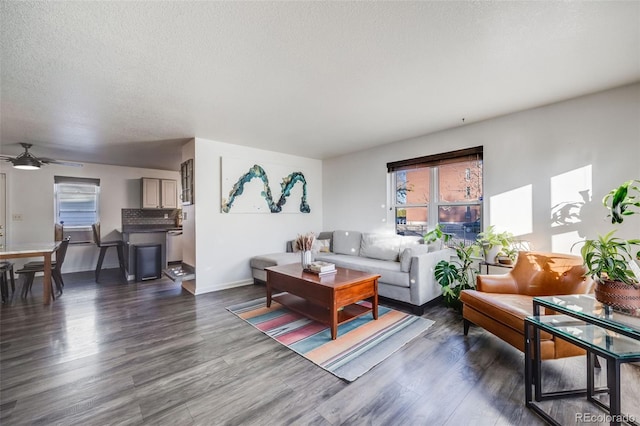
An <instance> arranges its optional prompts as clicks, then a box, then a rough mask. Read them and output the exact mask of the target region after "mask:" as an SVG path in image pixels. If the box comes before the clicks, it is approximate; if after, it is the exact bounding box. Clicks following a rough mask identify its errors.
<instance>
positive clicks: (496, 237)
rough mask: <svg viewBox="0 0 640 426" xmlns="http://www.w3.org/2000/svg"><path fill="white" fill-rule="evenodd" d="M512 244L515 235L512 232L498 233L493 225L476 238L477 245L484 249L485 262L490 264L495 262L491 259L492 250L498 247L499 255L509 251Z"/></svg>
mask: <svg viewBox="0 0 640 426" xmlns="http://www.w3.org/2000/svg"><path fill="white" fill-rule="evenodd" d="M512 243H513V234H512V233H511V232H507V231H504V232H496V230H495V226H493V225H491V226H489V227H488V228H487V229H486V230H484V231H482V232H480V233H479V234H478V236H477V238H476V244H478V245H479V246H480V247H482V248H483V250H484V257H485V260H487V261H488V262H491V261H493V260H495V259H490V258H489V257H490V256H489V251H491V249H493V248H494V247H498V251H497V252H496V253H495V254H498V252H500V251H505V250H509V249H510V248H511V244H512ZM494 257H495V256H494Z"/></svg>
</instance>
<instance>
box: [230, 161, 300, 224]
mask: <svg viewBox="0 0 640 426" xmlns="http://www.w3.org/2000/svg"><path fill="white" fill-rule="evenodd" d="M278 181H279V185H278V184H277V183H276V182H278ZM278 186H279V188H278ZM221 211H222V213H310V212H311V207H309V204H308V202H307V181H306V178H305V176H304V173H303V172H302V171H300V170H295V169H294V170H292V168H291V167H290V166H284V165H276V164H269V163H263V162H260V163H257V162H256V163H254V162H248V161H247V160H245V159H238V158H226V157H225V158H223V160H222V203H221Z"/></svg>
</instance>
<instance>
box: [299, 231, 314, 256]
mask: <svg viewBox="0 0 640 426" xmlns="http://www.w3.org/2000/svg"><path fill="white" fill-rule="evenodd" d="M315 239H316V236H315V234H314V233H313V232H309V233H308V234H305V235H298V238H296V249H298V250H300V251H310V250H311V247H313V242H314V241H315Z"/></svg>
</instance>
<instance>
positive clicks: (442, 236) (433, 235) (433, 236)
mask: <svg viewBox="0 0 640 426" xmlns="http://www.w3.org/2000/svg"><path fill="white" fill-rule="evenodd" d="M422 239H423V240H424V243H425V244H427V245H429V244H436V243H438V242H439V247H437V249H441V248H442V244H446V243H447V242H449V240H450V239H451V234H446V233H444V232H443V231H442V227H441V226H440V224H439V223H438V224H437V225H436V227H435V228H433V229H432V230H431V231H429V232H427V233H426V234H424V235H423V236H422Z"/></svg>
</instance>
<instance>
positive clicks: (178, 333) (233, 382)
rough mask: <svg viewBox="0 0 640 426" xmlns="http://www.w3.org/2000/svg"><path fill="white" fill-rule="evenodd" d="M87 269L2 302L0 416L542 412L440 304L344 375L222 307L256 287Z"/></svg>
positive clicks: (628, 393)
mask: <svg viewBox="0 0 640 426" xmlns="http://www.w3.org/2000/svg"><path fill="white" fill-rule="evenodd" d="M92 277H93V274H92V273H76V274H66V275H65V282H66V287H65V292H64V295H63V296H62V297H61V298H60V299H59V300H57V301H56V302H55V303H53V304H52V305H51V306H48V307H45V306H42V303H41V282H40V281H36V283H35V284H34V294H33V295H32V296H30V297H29V298H28V299H27V300H21V299H20V298H19V296H18V297H16V298H14V299H13V300H12V301H11V302H10V303H8V304H6V305H4V306H2V308H0V309H1V311H0V313H1V322H0V326H1V328H0V337H1V340H0V342H1V343H0V374H1V375H0V383H1V388H0V397H1V400H0V423H2V424H3V425H14V424H15V425H20V424H46V425H51V424H64V425H67V424H83V425H106V424H167V425H190V424H230V425H244V424H248V425H252V424H255V425H271V424H274V425H280V424H299V425H342V424H345V425H349V424H353V425H361V424H373V425H396V424H397V425H441V424H442V425H445V424H446V425H463V424H465V425H467V424H469V425H509V424H518V425H538V424H543V422H542V421H541V420H540V419H539V418H538V417H537V416H535V415H534V414H533V413H532V412H530V411H529V410H528V409H526V408H525V407H524V404H523V400H524V385H523V381H524V380H523V355H522V354H521V353H520V352H519V351H517V350H515V349H513V348H512V347H511V346H509V345H507V344H505V343H504V342H502V341H501V340H499V339H497V338H496V337H494V336H492V335H490V334H488V333H486V332H484V331H483V330H481V329H479V328H477V327H474V328H472V330H471V331H470V334H469V336H468V337H466V338H465V337H464V336H463V335H462V322H461V319H460V316H459V315H458V314H457V313H455V312H453V311H451V310H448V309H446V308H444V307H441V306H435V307H432V308H429V309H428V310H427V312H426V313H425V315H424V316H425V317H427V318H430V319H433V320H435V321H436V323H435V325H434V326H432V327H431V328H430V329H429V330H428V331H427V332H426V333H425V334H424V335H423V336H421V337H419V338H416V339H415V340H413V341H412V342H410V343H409V344H408V345H406V346H405V347H403V348H402V349H401V350H400V351H399V352H397V353H395V354H394V355H392V356H391V357H390V358H388V359H387V360H385V361H384V362H382V363H381V364H379V365H378V366H376V367H375V368H374V369H372V370H371V371H369V372H368V373H366V374H365V375H364V376H362V377H361V378H359V379H358V380H356V381H355V382H353V383H351V384H348V383H345V382H343V381H342V380H340V379H338V378H336V377H334V376H333V375H331V374H330V373H327V372H325V371H323V370H322V369H320V368H319V367H316V366H315V365H313V364H312V363H311V362H309V361H307V360H305V359H304V358H302V357H300V356H299V355H297V354H295V353H293V352H292V351H289V350H287V349H286V348H284V347H282V346H281V345H279V344H278V343H276V342H275V341H273V340H271V339H270V338H268V337H266V336H265V335H263V334H261V333H260V332H258V331H256V330H255V329H254V328H252V327H250V326H249V325H247V324H246V323H244V322H243V321H241V320H239V319H238V318H236V317H235V316H234V315H232V314H230V313H229V312H227V311H226V310H225V307H226V306H229V305H232V304H234V303H238V302H242V301H246V300H251V299H254V298H257V297H261V296H263V294H264V287H260V286H247V287H242V288H237V289H232V290H225V291H220V292H216V293H210V294H204V295H200V296H197V297H194V296H192V295H191V294H189V293H187V292H186V291H184V290H182V289H181V288H180V287H179V286H177V285H176V284H174V283H173V282H171V281H169V280H166V279H162V280H155V281H149V282H145V283H139V284H124V283H120V282H118V278H117V274H116V271H105V272H104V274H103V276H101V281H104V282H102V283H100V284H99V285H97V284H96V283H95V282H94V281H93V280H92ZM639 370H640V368H639V367H636V366H630V365H627V366H625V369H624V371H623V387H624V388H625V395H624V397H623V408H624V410H625V411H628V412H630V413H631V414H634V415H635V416H636V418H637V419H640V415H639V414H640V409H639V408H638V407H637V405H638V404H637V401H638V396H640V391H639V390H638V389H639V385H638V383H639V382H640V380H639V379H640V373H639ZM545 373H546V377H545V383H546V384H547V385H548V386H550V387H554V386H572V385H575V384H576V383H577V384H578V385H584V383H585V382H584V379H583V377H584V361H583V359H582V357H579V358H571V359H567V360H558V361H551V362H549V363H545ZM548 409H549V410H550V411H552V412H553V415H554V416H557V417H558V418H559V419H561V422H562V423H563V424H576V423H578V424H579V423H580V422H576V421H575V413H576V412H580V413H583V412H584V413H589V414H592V415H598V414H602V412H601V411H599V410H598V409H597V408H595V407H594V406H592V405H590V404H588V403H587V402H586V401H583V400H581V399H574V400H570V401H563V402H553V403H551V404H549V405H548ZM634 410H635V412H634ZM585 424H586V423H585ZM590 424H594V423H590ZM595 424H597V423H595ZM600 424H604V423H600Z"/></svg>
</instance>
